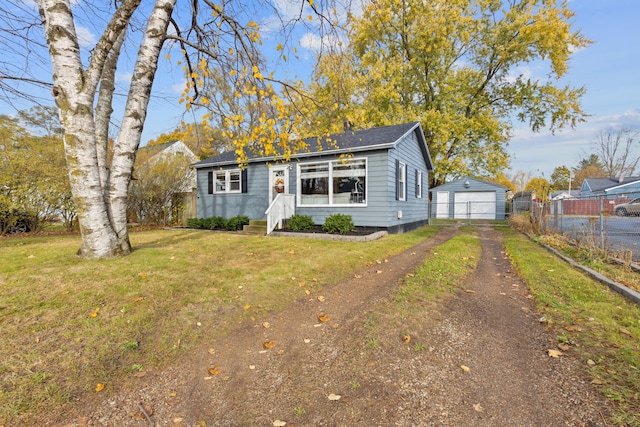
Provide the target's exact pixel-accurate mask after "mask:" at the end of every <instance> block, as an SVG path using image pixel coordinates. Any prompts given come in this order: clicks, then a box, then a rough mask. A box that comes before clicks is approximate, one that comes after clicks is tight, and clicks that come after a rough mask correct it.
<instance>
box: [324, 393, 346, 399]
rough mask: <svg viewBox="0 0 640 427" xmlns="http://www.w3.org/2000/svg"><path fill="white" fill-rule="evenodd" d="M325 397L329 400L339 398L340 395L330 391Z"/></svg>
mask: <svg viewBox="0 0 640 427" xmlns="http://www.w3.org/2000/svg"><path fill="white" fill-rule="evenodd" d="M327 398H328V399H329V400H340V399H342V396H340V395H339V394H334V393H331V394H330V395H329V396H327Z"/></svg>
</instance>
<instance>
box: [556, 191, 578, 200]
mask: <svg viewBox="0 0 640 427" xmlns="http://www.w3.org/2000/svg"><path fill="white" fill-rule="evenodd" d="M579 196H580V190H571V191H569V190H558V191H552V192H551V193H549V200H551V201H552V202H555V201H556V200H564V199H570V198H573V197H579Z"/></svg>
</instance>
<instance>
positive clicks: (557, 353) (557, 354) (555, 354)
mask: <svg viewBox="0 0 640 427" xmlns="http://www.w3.org/2000/svg"><path fill="white" fill-rule="evenodd" d="M547 354H548V355H549V357H554V358H558V357H560V356H562V354H563V353H562V352H561V351H560V350H547Z"/></svg>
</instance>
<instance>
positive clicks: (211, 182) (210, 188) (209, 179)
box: [207, 171, 213, 194]
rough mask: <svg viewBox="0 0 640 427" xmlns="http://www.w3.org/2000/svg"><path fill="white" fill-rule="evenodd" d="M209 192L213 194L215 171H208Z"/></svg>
mask: <svg viewBox="0 0 640 427" xmlns="http://www.w3.org/2000/svg"><path fill="white" fill-rule="evenodd" d="M207 185H208V188H207V194H213V172H212V171H211V172H207Z"/></svg>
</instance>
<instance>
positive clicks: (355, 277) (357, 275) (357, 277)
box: [353, 274, 362, 279]
mask: <svg viewBox="0 0 640 427" xmlns="http://www.w3.org/2000/svg"><path fill="white" fill-rule="evenodd" d="M361 277H362V276H360V275H359V274H354V275H353V278H354V279H359V278H361Z"/></svg>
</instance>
